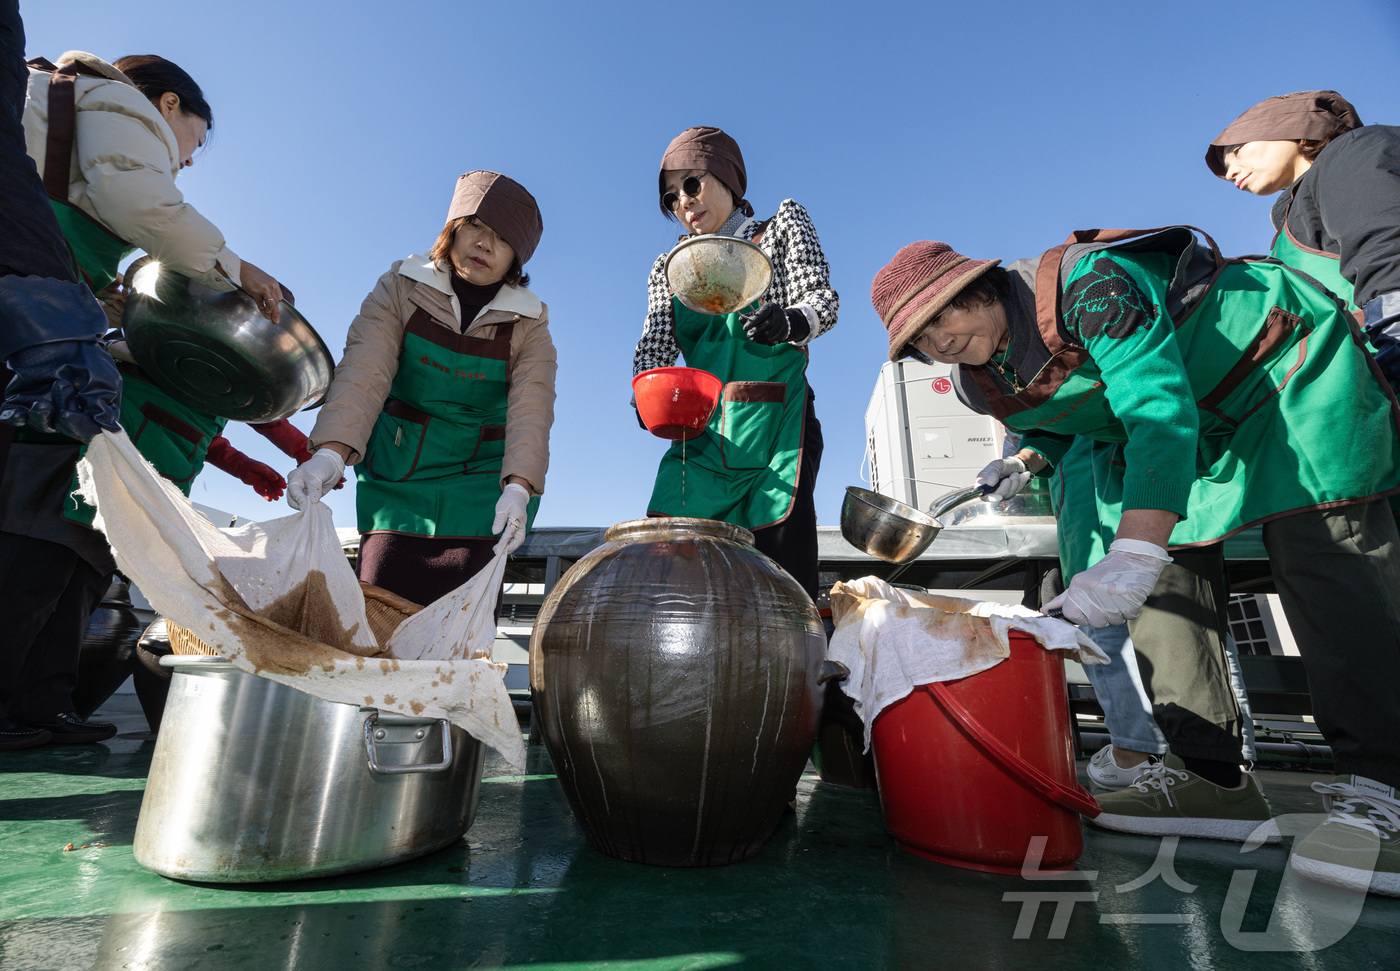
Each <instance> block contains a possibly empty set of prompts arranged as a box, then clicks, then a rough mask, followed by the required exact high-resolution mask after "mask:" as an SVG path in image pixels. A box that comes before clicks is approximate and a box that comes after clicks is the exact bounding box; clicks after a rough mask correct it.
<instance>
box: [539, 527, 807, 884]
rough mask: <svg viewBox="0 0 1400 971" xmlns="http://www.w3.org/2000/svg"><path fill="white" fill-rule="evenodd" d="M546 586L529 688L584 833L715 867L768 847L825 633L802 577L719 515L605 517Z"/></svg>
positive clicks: (789, 783)
mask: <svg viewBox="0 0 1400 971" xmlns="http://www.w3.org/2000/svg"><path fill="white" fill-rule="evenodd" d="M604 540H605V542H604V543H603V545H602V546H600V547H598V548H597V549H596V550H594V551H593V552H592V553H589V554H588V555H587V556H585V557H584V558H583V559H581V560H579V561H578V562H577V563H576V564H574V566H573V568H572V569H570V570H569V571H568V573H566V574H565V575H564V576H563V577H562V578H561V579H560V581H559V583H558V584H557V585H556V586H555V588H554V589H553V590H552V591H551V592H550V594H549V596H548V597H547V598H545V602H544V605H543V606H542V607H541V608H540V614H539V619H538V620H537V621H536V622H535V629H534V633H533V635H532V636H531V638H530V691H531V695H532V697H533V699H534V705H535V712H536V718H537V721H538V723H539V725H540V727H541V728H542V730H543V734H544V740H545V744H546V745H547V746H548V748H549V754H550V757H551V758H552V759H553V761H554V767H555V771H556V772H557V773H558V775H559V780H560V782H561V783H562V784H563V786H564V791H565V793H566V794H567V795H568V798H569V802H570V804H571V805H572V806H573V809H574V813H575V814H576V815H577V817H578V820H579V823H580V824H581V825H582V827H583V830H584V834H585V835H586V836H587V838H588V841H589V843H591V844H592V845H593V846H594V847H596V848H597V849H599V850H601V851H603V852H604V853H607V854H610V855H612V856H616V857H620V858H622V859H624V860H634V861H637V862H640V863H652V864H657V865H660V866H711V865H715V864H721V863H732V862H734V861H736V860H742V859H745V858H747V857H750V856H752V855H753V854H755V853H757V852H758V851H759V850H760V849H761V848H762V846H763V842H764V840H766V839H767V838H768V836H769V835H770V834H771V833H772V832H773V829H774V827H775V826H776V825H777V823H778V820H779V819H780V818H781V817H782V814H783V811H784V808H785V807H786V805H787V803H788V802H789V801H790V800H791V799H792V798H793V796H794V793H795V790H796V786H797V780H798V778H799V777H800V776H801V774H802V770H803V768H804V766H805V765H806V763H807V758H808V755H809V754H810V753H811V750H812V743H813V740H814V739H815V737H816V731H817V722H818V719H819V718H820V715H821V699H822V689H821V687H820V686H819V683H818V682H819V676H820V674H821V671H822V664H823V655H824V653H825V647H826V636H825V633H824V632H823V629H822V622H821V618H820V617H819V616H818V614H817V610H816V607H815V606H814V605H813V604H812V601H811V598H809V597H808V596H807V594H806V592H805V591H804V590H803V589H802V588H801V587H800V586H798V584H797V581H795V580H793V579H792V577H790V576H789V575H788V574H787V573H786V572H784V570H783V569H782V568H781V567H779V566H778V565H777V564H776V563H774V562H773V561H772V560H770V559H769V558H768V557H766V556H764V555H763V554H762V553H760V552H758V551H757V550H756V549H754V548H753V545H752V544H753V535H752V534H751V533H749V532H748V531H747V530H745V529H741V528H739V527H737V526H731V525H729V524H728V523H720V522H714V521H712V520H708V519H678V518H677V519H660V518H658V519H641V520H636V521H633V522H626V523H620V524H618V525H616V526H614V527H612V528H611V529H609V530H608V531H607V533H606V534H605V536H604Z"/></svg>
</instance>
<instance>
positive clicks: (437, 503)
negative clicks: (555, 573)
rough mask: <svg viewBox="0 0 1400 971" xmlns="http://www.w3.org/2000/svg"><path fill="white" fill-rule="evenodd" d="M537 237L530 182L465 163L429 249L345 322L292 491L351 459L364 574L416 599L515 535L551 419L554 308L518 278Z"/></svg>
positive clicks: (531, 507) (456, 580)
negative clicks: (308, 451)
mask: <svg viewBox="0 0 1400 971" xmlns="http://www.w3.org/2000/svg"><path fill="white" fill-rule="evenodd" d="M543 231H544V222H543V221H542V219H541V218H540V210H539V207H538V206H537V205H536V204H535V198H534V196H532V195H530V193H529V192H527V191H526V190H525V187H524V186H522V185H520V184H519V183H518V182H516V181H514V180H513V179H509V178H507V177H506V176H504V175H501V174H499V173H497V172H484V171H477V172H468V173H466V174H465V175H463V176H461V178H459V179H458V180H457V188H456V191H455V192H454V194H453V196H452V203H451V205H450V206H449V208H448V210H447V220H446V223H445V225H444V226H443V227H442V230H441V232H439V233H438V237H437V241H436V242H435V243H434V244H433V246H432V248H431V249H430V250H429V251H428V255H427V256H410V257H409V258H408V259H406V260H401V261H399V262H397V263H395V264H394V265H393V266H391V267H389V270H388V272H387V273H385V274H384V275H383V276H382V277H380V278H379V283H378V284H376V286H375V288H374V290H373V291H372V292H371V293H370V295H369V296H368V297H366V298H365V302H364V305H363V306H362V307H361V308H360V313H359V316H357V317H356V318H355V320H354V321H353V322H352V323H351V324H350V333H349V336H348V339H347V341H346V345H345V356H344V357H343V358H341V361H340V363H339V364H338V365H337V366H336V369H335V377H334V379H333V380H332V381H331V386H330V390H329V392H328V393H327V396H326V404H325V406H324V407H323V408H322V409H321V414H320V417H319V418H317V420H316V427H315V428H313V429H312V430H311V443H310V447H311V448H312V449H314V450H315V454H313V455H312V456H311V458H310V459H309V460H308V461H307V462H305V463H304V464H302V465H301V466H299V467H298V468H297V469H295V470H294V471H293V472H292V474H291V475H290V476H288V477H287V501H288V502H289V503H291V504H292V506H294V507H295V508H297V509H304V508H306V507H307V506H308V505H309V504H311V503H314V502H316V501H318V500H319V499H320V498H321V496H322V495H324V494H325V493H326V491H327V490H329V489H331V488H332V487H333V486H334V485H335V483H336V482H337V481H339V479H340V476H341V473H342V472H343V471H344V470H345V465H346V463H357V464H356V466H355V472H356V479H357V482H358V485H357V487H356V495H355V507H356V511H357V513H358V520H359V528H360V534H361V536H360V559H359V570H360V579H361V580H364V581H365V582H367V583H373V584H375V585H376V586H380V587H383V588H385V589H386V590H391V591H393V592H394V593H397V594H398V595H399V596H401V597H407V598H408V599H409V600H412V601H415V602H416V603H420V604H426V603H430V602H432V601H434V600H436V599H438V598H439V597H441V596H442V595H443V594H446V593H448V592H450V591H452V590H453V589H455V588H457V587H459V586H461V585H462V584H463V583H466V582H467V580H469V579H470V578H471V577H473V576H475V575H476V574H477V573H478V572H480V571H481V569H482V567H484V566H486V564H488V563H490V562H491V560H492V558H493V555H494V554H496V553H509V552H511V551H513V550H515V549H516V548H517V547H518V546H519V545H520V544H521V543H523V542H524V541H525V533H526V531H527V530H528V529H529V526H530V523H531V522H532V521H533V520H534V516H535V511H536V509H538V508H539V496H540V494H541V493H542V492H543V491H544V476H545V470H546V469H547V468H548V466H549V429H550V426H551V425H552V424H553V423H554V375H555V370H556V365H555V353H554V341H553V339H551V337H550V336H549V312H548V309H547V308H546V307H545V305H544V304H543V303H541V302H540V298H539V297H537V296H535V294H534V293H532V292H531V291H529V290H528V289H526V285H527V284H528V283H529V282H530V278H529V276H527V275H526V274H525V272H524V266H525V263H526V261H528V260H529V259H530V256H531V254H533V253H534V251H535V247H536V246H537V245H538V244H539V241H540V235H541V233H543ZM498 536H499V538H497V537H498ZM499 604H500V600H499V597H498V599H497V610H498V611H499Z"/></svg>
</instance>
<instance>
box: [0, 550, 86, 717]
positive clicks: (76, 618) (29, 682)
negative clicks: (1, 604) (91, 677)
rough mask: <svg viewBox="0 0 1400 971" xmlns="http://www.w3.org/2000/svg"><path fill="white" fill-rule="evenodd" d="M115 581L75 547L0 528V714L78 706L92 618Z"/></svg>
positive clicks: (49, 713)
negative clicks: (3, 610) (1, 599)
mask: <svg viewBox="0 0 1400 971" xmlns="http://www.w3.org/2000/svg"><path fill="white" fill-rule="evenodd" d="M110 583H111V576H110V575H109V574H106V575H104V574H102V573H99V572H98V571H97V570H95V569H93V568H92V567H91V566H90V565H89V564H88V562H87V561H86V560H85V559H83V558H82V557H81V556H79V555H78V554H77V553H75V552H73V551H72V550H70V549H69V548H68V547H66V546H63V545H60V544H58V543H50V542H48V541H47V540H42V539H33V538H31V537H29V536H17V535H15V534H14V533H0V590H3V591H4V592H5V602H6V603H8V604H9V605H10V606H11V610H10V611H9V612H8V616H6V618H5V622H4V623H3V624H0V672H3V673H0V722H4V721H6V720H9V721H14V722H18V723H19V724H32V723H35V722H40V721H47V720H49V719H52V718H53V716H54V715H57V714H59V713H61V712H66V711H72V710H73V687H74V685H76V684H77V680H78V654H79V652H80V650H81V648H82V642H83V633H84V632H85V631H86V630H87V623H88V618H89V617H90V616H91V615H92V612H93V611H94V610H96V609H97V607H98V605H99V604H101V603H102V596H103V594H105V593H106V592H107V587H108V586H109V585H110Z"/></svg>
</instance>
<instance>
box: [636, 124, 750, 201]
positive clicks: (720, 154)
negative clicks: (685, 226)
mask: <svg viewBox="0 0 1400 971" xmlns="http://www.w3.org/2000/svg"><path fill="white" fill-rule="evenodd" d="M667 169H676V170H680V171H685V170H687V169H704V170H705V171H706V172H708V173H710V174H711V175H713V176H714V177H715V178H717V179H719V180H720V181H721V182H723V183H724V187H725V188H726V189H728V190H729V194H730V195H731V196H733V197H734V207H735V208H736V209H739V210H742V211H743V213H744V215H745V216H752V215H753V206H751V205H749V201H748V200H747V199H745V198H744V192H745V190H747V189H748V187H749V175H748V172H747V171H746V170H745V169H744V155H743V153H742V152H740V151H739V143H738V142H736V141H735V140H734V139H732V138H730V137H729V136H728V135H726V134H725V133H724V132H722V131H720V130H719V129H718V128H707V127H704V126H702V127H699V128H687V129H686V130H685V131H683V132H681V133H680V134H679V135H677V136H676V137H675V138H673V139H671V144H670V145H667V146H666V153H665V154H664V155H662V156H661V172H660V174H658V175H657V177H656V188H657V198H658V199H659V198H661V196H664V195H665V194H666V170H667ZM661 211H662V212H664V213H665V214H666V215H667V216H671V217H673V218H674V213H672V212H671V210H669V209H667V208H666V204H665V203H664V202H663V203H661Z"/></svg>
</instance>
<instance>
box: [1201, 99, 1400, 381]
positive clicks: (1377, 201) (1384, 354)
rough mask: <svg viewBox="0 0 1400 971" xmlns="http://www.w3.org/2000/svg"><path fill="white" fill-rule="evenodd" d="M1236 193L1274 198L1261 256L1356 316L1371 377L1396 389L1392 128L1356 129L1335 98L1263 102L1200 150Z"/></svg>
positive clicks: (1399, 259) (1398, 237) (1398, 335)
mask: <svg viewBox="0 0 1400 971" xmlns="http://www.w3.org/2000/svg"><path fill="white" fill-rule="evenodd" d="M1206 165H1207V166H1208V167H1209V168H1210V170H1211V171H1212V172H1213V173H1215V174H1216V175H1217V176H1219V177H1220V178H1222V179H1224V180H1226V181H1227V182H1231V183H1233V184H1234V185H1235V187H1236V188H1238V189H1240V190H1242V191H1244V192H1249V193H1253V194H1254V195H1258V196H1264V195H1273V194H1275V193H1278V194H1279V197H1278V200H1277V201H1276V202H1275V203H1274V207H1273V211H1272V212H1271V213H1270V215H1271V217H1272V219H1273V223H1274V227H1275V229H1277V234H1276V235H1275V236H1274V243H1273V246H1272V248H1271V249H1270V251H1269V254H1270V255H1271V256H1274V257H1276V258H1277V259H1280V260H1283V262H1285V263H1287V264H1288V265H1290V266H1296V267H1297V268H1298V269H1300V270H1302V271H1303V272H1304V273H1307V274H1308V275H1310V276H1312V277H1314V278H1316V279H1317V280H1319V281H1320V282H1321V283H1322V284H1323V285H1324V286H1326V287H1327V288H1328V289H1329V290H1331V291H1332V292H1333V293H1335V294H1336V295H1337V296H1339V297H1341V298H1342V299H1343V300H1345V301H1347V302H1348V304H1350V305H1351V306H1353V307H1356V308H1364V311H1363V312H1364V316H1365V326H1366V336H1367V337H1368V338H1369V339H1370V341H1371V344H1372V346H1373V348H1374V349H1375V352H1376V359H1377V361H1379V362H1380V365H1381V370H1382V371H1383V372H1385V375H1386V377H1387V378H1388V379H1389V380H1390V383H1391V384H1392V385H1393V386H1395V387H1400V128H1397V127H1394V126H1391V125H1366V126H1363V125H1362V124H1361V118H1360V117H1359V116H1358V115H1357V113H1356V109H1355V108H1353V107H1352V105H1351V102H1349V101H1347V100H1346V99H1345V98H1343V97H1342V96H1341V95H1339V94H1338V93H1337V92H1335V91H1296V92H1294V93H1293V94H1285V95H1279V96H1278V97H1274V98H1268V99H1266V100H1264V101H1261V102H1259V104H1257V105H1255V106H1254V107H1252V108H1250V109H1249V110H1248V111H1246V112H1245V113H1244V114H1242V115H1240V116H1239V117H1238V118H1236V119H1235V120H1234V121H1232V122H1231V123H1230V124H1229V125H1228V126H1227V127H1226V128H1225V130H1224V131H1222V132H1221V133H1220V134H1219V135H1216V136H1215V138H1214V139H1213V140H1212V141H1211V143H1210V146H1209V147H1208V148H1207V149H1206Z"/></svg>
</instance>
